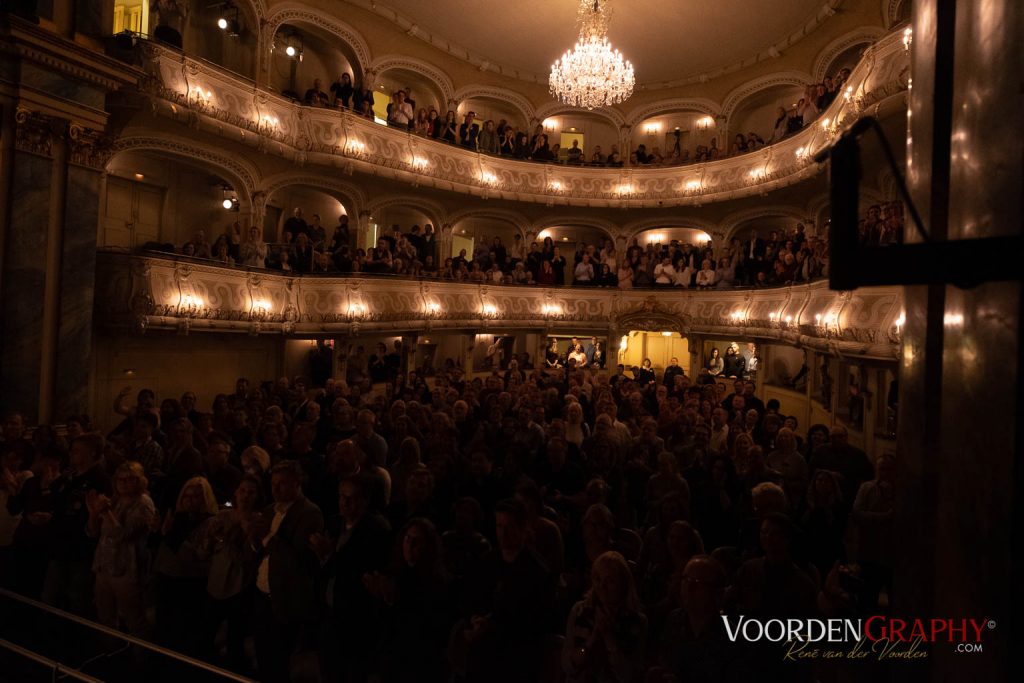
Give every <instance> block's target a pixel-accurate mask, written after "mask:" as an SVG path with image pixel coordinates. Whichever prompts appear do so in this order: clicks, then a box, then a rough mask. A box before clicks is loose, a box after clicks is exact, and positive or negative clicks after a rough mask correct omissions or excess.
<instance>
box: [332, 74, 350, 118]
mask: <svg viewBox="0 0 1024 683" xmlns="http://www.w3.org/2000/svg"><path fill="white" fill-rule="evenodd" d="M354 93H355V89H354V88H353V87H352V76H351V75H349V74H348V72H345V73H343V74H341V76H339V77H338V80H336V81H335V82H334V83H331V94H333V95H334V106H335V107H337V108H339V109H348V107H349V104H350V103H351V101H352V95H353V94H354Z"/></svg>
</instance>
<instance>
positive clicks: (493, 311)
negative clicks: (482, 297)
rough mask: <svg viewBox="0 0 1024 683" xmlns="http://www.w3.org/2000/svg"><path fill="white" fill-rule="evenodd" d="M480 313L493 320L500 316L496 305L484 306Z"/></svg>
mask: <svg viewBox="0 0 1024 683" xmlns="http://www.w3.org/2000/svg"><path fill="white" fill-rule="evenodd" d="M480 313H481V315H484V316H486V317H488V318H493V317H495V316H496V315H498V307H497V306H495V305H494V304H484V305H483V306H481V307H480Z"/></svg>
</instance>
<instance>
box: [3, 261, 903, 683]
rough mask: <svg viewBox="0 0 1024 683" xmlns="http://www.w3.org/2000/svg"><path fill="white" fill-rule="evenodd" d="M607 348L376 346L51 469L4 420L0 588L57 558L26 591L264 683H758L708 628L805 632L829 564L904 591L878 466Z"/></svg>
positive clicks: (876, 599) (74, 453) (51, 437)
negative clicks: (745, 623) (488, 364)
mask: <svg viewBox="0 0 1024 683" xmlns="http://www.w3.org/2000/svg"><path fill="white" fill-rule="evenodd" d="M488 246H489V247H491V248H493V247H494V246H495V244H494V243H493V242H492V243H490V244H489V245H488ZM546 250H547V251H548V253H552V254H553V253H554V247H553V245H548V247H547V249H546ZM593 251H594V252H595V253H600V250H598V249H596V248H595V249H594V250H593ZM539 252H540V249H539V248H538V253H539ZM586 255H588V250H587V249H584V250H582V254H581V258H580V262H583V257H584V256H586ZM620 258H622V260H624V261H625V260H628V258H629V256H627V255H625V254H623V255H622V256H621V257H620ZM539 262H540V263H545V261H539ZM600 347H601V341H600V340H595V339H590V340H589V341H587V340H586V339H585V338H584V339H575V340H573V341H572V342H569V343H562V344H557V343H556V344H555V345H553V347H552V349H551V351H550V352H549V354H548V357H547V358H546V359H545V362H544V363H542V364H541V365H543V367H540V368H534V367H533V365H532V364H531V363H530V362H529V359H528V358H527V357H525V356H523V355H519V354H516V356H518V357H510V358H507V359H504V360H499V362H498V363H497V364H496V365H495V366H494V367H493V369H492V370H491V371H490V373H489V374H488V375H487V376H486V377H480V378H475V379H467V378H466V377H465V376H464V375H463V374H462V373H461V371H460V370H458V369H456V367H457V364H456V363H455V362H451V363H446V364H445V363H438V366H439V367H438V369H437V370H436V373H435V375H434V377H433V378H432V384H431V385H428V384H427V383H425V382H424V381H423V380H422V379H421V378H420V377H419V376H418V375H417V374H416V373H414V372H409V370H411V368H410V369H403V366H402V355H403V353H402V349H401V347H398V348H396V349H393V350H392V349H389V348H388V347H387V346H384V347H383V348H381V349H379V350H378V353H377V354H376V356H377V357H376V358H375V359H374V363H375V364H379V365H380V368H379V369H378V370H377V371H373V370H372V369H371V364H370V363H368V362H365V360H364V362H362V363H360V361H359V351H358V350H356V351H353V352H351V353H350V360H351V364H352V365H350V370H353V374H352V381H351V382H346V381H343V380H342V379H330V378H321V379H320V380H318V381H317V382H316V384H319V385H322V386H313V387H309V386H308V382H307V381H306V380H305V379H303V378H294V379H288V378H282V379H279V380H277V381H272V382H267V383H264V384H259V385H250V383H249V382H247V381H245V380H239V382H238V383H237V385H236V387H235V388H234V390H233V391H231V392H229V393H224V394H219V395H212V396H211V398H212V400H210V399H207V400H209V401H210V402H209V404H204V402H203V400H202V397H196V396H195V394H194V392H186V395H187V397H183V400H182V402H181V403H180V404H179V403H178V402H177V401H175V400H173V399H169V398H168V399H164V398H163V397H159V398H161V400H160V402H158V401H157V398H158V397H157V396H156V395H155V394H154V393H153V392H151V391H145V390H144V391H141V392H138V395H137V400H136V402H135V403H133V404H131V405H129V404H128V401H127V396H128V395H127V394H124V395H123V396H121V397H120V398H119V401H118V406H119V408H120V409H121V412H122V414H123V415H124V417H125V424H122V425H118V426H117V428H115V429H114V430H113V431H112V432H111V434H110V438H109V440H104V438H103V437H102V436H100V435H98V434H95V433H91V432H84V431H83V430H89V429H91V428H90V427H88V420H87V419H84V418H75V419H74V420H69V424H70V427H71V429H70V430H69V433H70V434H72V435H73V438H72V439H71V445H70V449H69V450H68V451H66V452H65V451H64V450H62V446H61V439H62V436H61V435H60V432H59V431H55V430H51V429H48V428H46V427H45V426H43V427H42V428H37V430H31V431H33V433H32V436H31V437H29V436H28V432H29V431H30V430H28V429H26V428H25V425H24V423H23V421H20V418H14V417H12V418H10V419H8V420H7V422H6V423H5V425H6V427H7V428H6V429H5V430H4V431H3V440H2V441H0V451H2V453H4V454H6V455H5V457H4V460H3V464H4V466H5V469H4V473H3V479H2V483H3V491H4V493H5V494H6V495H7V499H6V501H5V503H6V504H5V509H6V510H7V514H8V515H9V517H8V519H9V520H11V523H13V524H16V527H15V529H16V532H15V535H14V538H15V542H14V543H13V544H12V545H11V546H10V547H9V548H8V550H6V551H4V553H3V554H2V555H0V562H2V563H3V564H2V565H0V568H2V569H3V572H2V574H0V576H3V577H4V581H5V585H12V584H11V583H10V582H9V581H8V578H7V577H10V576H20V577H25V576H26V575H27V574H30V573H32V572H33V571H35V572H37V573H38V572H39V570H38V569H35V570H33V569H32V568H39V567H44V566H46V565H49V566H48V567H47V571H46V572H45V577H40V578H39V579H37V580H36V581H34V582H33V581H21V582H19V583H18V584H16V585H17V586H19V587H20V589H22V590H24V591H25V592H26V593H28V594H30V595H31V596H33V597H39V596H40V595H42V596H45V597H46V598H47V600H48V601H50V602H52V603H53V604H56V605H60V606H62V607H65V608H67V609H70V610H71V611H73V612H74V613H76V614H81V615H84V616H87V617H90V618H99V619H100V620H101V621H102V622H103V623H105V624H108V625H110V626H112V627H115V628H122V629H125V630H127V631H128V632H131V633H135V634H140V635H144V636H146V635H149V634H151V633H152V634H155V637H156V638H157V641H158V642H160V643H162V644H165V645H167V646H170V647H172V648H173V649H175V650H178V651H181V652H185V653H188V654H190V655H192V656H196V657H198V658H200V659H204V660H208V661H211V662H213V663H216V664H218V665H220V666H226V667H229V668H230V669H232V670H234V671H236V672H238V673H241V674H246V675H252V676H255V677H257V678H258V679H259V680H265V681H284V680H289V676H290V675H293V676H305V675H313V676H315V675H316V671H313V670H315V669H319V672H320V674H321V675H322V678H323V680H345V681H350V680H366V679H367V678H369V679H371V680H381V681H385V682H390V681H409V680H423V681H438V682H440V681H449V680H451V679H452V678H453V677H456V678H459V679H461V680H466V681H471V680H487V681H516V682H517V683H518V682H520V681H536V680H549V677H551V676H553V675H555V674H559V671H560V675H564V676H565V677H566V680H629V681H637V680H640V681H642V680H659V681H660V680H669V679H668V678H666V677H667V676H670V675H671V676H675V677H676V678H677V679H678V680H702V678H701V677H702V676H704V677H707V676H710V677H711V680H732V681H739V680H748V679H750V676H752V675H753V674H752V673H751V670H749V669H748V668H746V667H748V666H749V665H750V664H751V663H752V662H762V661H764V662H768V661H769V660H771V657H775V656H776V655H778V653H776V652H774V651H773V652H764V653H758V652H757V651H756V648H755V650H754V651H751V652H748V651H746V650H745V649H744V648H740V649H739V650H732V649H730V648H729V647H728V645H727V643H728V641H727V640H725V639H724V634H723V632H722V627H721V620H720V618H719V616H720V613H721V611H722V610H725V612H726V613H728V614H732V615H734V614H740V613H742V614H746V615H749V616H751V617H754V616H761V617H778V618H789V617H793V616H815V615H818V614H819V612H818V610H819V606H818V603H817V601H816V597H817V595H818V594H819V592H820V593H821V594H822V595H824V596H826V598H827V599H825V600H824V601H823V602H822V603H821V605H822V606H821V608H820V609H823V610H826V611H828V610H830V609H832V607H830V605H831V604H832V602H830V601H831V600H832V599H831V598H828V596H832V595H833V594H834V593H835V592H836V591H837V590H838V589H837V588H836V586H838V585H839V584H840V582H841V580H840V579H839V578H837V576H838V575H837V572H839V574H841V575H842V576H855V578H856V579H857V580H856V581H853V582H848V584H849V585H847V587H849V586H854V587H855V588H856V587H858V586H861V588H856V590H857V595H856V599H857V600H858V601H859V602H858V604H863V605H870V606H874V605H878V604H880V595H881V594H882V593H883V592H885V591H888V592H889V593H890V594H891V586H890V583H891V578H890V577H891V567H892V565H893V559H892V553H893V547H892V539H891V535H890V533H891V520H892V509H893V498H894V485H893V478H894V477H893V467H892V463H893V460H892V458H891V457H883V458H881V459H880V460H879V461H878V463H877V474H875V476H874V477H872V472H871V469H870V468H871V462H870V460H869V459H868V458H867V456H866V455H864V453H863V452H862V451H860V450H858V449H856V448H855V447H853V446H851V445H850V444H849V440H850V437H849V435H848V434H846V432H845V430H844V429H842V427H841V425H836V426H835V427H833V428H832V429H831V433H830V432H829V428H827V427H824V426H822V425H814V426H812V427H811V429H810V430H808V431H809V433H808V434H806V435H803V436H805V440H804V443H806V444H807V449H808V453H809V455H810V460H809V461H807V460H805V458H804V454H803V451H802V449H801V445H800V441H799V440H798V439H797V436H798V434H797V429H798V423H797V422H796V421H795V420H794V419H792V418H791V417H789V416H785V415H782V414H780V413H779V406H778V405H777V404H775V405H768V406H764V405H763V404H762V403H761V402H760V400H759V399H757V397H756V396H755V395H754V391H753V389H754V388H755V387H754V386H753V384H752V383H750V382H747V381H745V380H743V379H739V378H738V379H737V381H736V383H735V384H736V386H734V387H733V391H732V393H731V395H727V393H728V390H727V389H725V386H724V384H725V381H724V380H720V381H722V383H723V387H722V388H721V389H720V388H719V386H718V385H716V384H715V379H714V377H713V376H712V375H710V374H707V375H704V376H705V377H706V378H708V379H706V380H705V381H706V382H707V381H709V382H710V383H707V384H698V383H695V382H694V380H693V378H691V377H690V376H688V374H687V373H686V372H684V371H683V368H682V367H680V366H679V364H678V363H671V364H670V365H669V366H668V367H666V368H664V369H661V368H658V367H656V366H655V365H654V364H653V363H646V362H645V363H644V365H643V367H641V368H633V369H626V368H621V369H617V370H616V371H615V372H614V373H613V374H610V375H609V374H606V373H605V372H604V371H603V370H601V369H600V364H599V362H598V349H599V348H600ZM570 354H572V360H570V359H569V356H570ZM363 357H364V359H365V358H366V356H365V352H363ZM396 359H397V360H398V362H397V363H396V362H395V360H396ZM718 360H722V359H720V358H719V359H718ZM724 365H725V364H724V362H723V363H722V371H723V372H724V369H725V368H724ZM371 375H373V377H372V379H374V380H377V381H371ZM157 405H159V406H160V410H157V411H156V412H154V410H155V407H156V406H157ZM207 409H211V410H210V412H206V410H207ZM158 414H159V415H160V416H161V417H159V418H158V417H157V415H158ZM191 414H194V419H195V422H196V423H197V424H198V425H199V426H198V427H197V426H195V425H194V424H193V422H192V420H191V419H190V418H189V417H188V416H189V415H191ZM154 423H158V426H157V428H156V429H155V430H153V429H152V427H153V425H154ZM83 425H86V426H84V427H83ZM215 426H216V427H217V429H214V427H215ZM220 430H226V431H227V432H229V433H230V434H226V433H222V432H221V431H220ZM36 431H38V434H36V433H35V432H36ZM823 432H824V434H823ZM822 435H824V437H825V438H822ZM150 441H152V442H154V443H157V444H158V445H159V444H160V443H161V442H162V444H163V446H161V449H162V450H161V452H160V457H157V456H155V455H154V454H153V453H150V454H149V455H146V451H147V449H148V448H149V447H148V446H147V445H146V444H148V443H150ZM140 446H141V448H140ZM766 451H767V452H768V456H767V458H766V456H765V452H766ZM154 453H155V451H154ZM143 461H149V463H150V470H151V471H152V473H153V479H152V480H151V481H147V478H146V476H145V472H146V470H145V465H144V462H143ZM865 467H866V468H867V469H866V470H865V469H864V468H865ZM65 468H66V470H67V471H66V473H64V474H61V473H60V470H61V469H65ZM30 469H31V470H32V471H33V472H34V473H35V476H32V477H28V475H26V474H24V473H25V472H27V471H29V470H30ZM111 471H113V472H114V473H115V486H116V494H115V495H113V496H111V491H110V485H109V480H108V479H107V478H106V477H107V473H108V472H111ZM19 473H22V474H19ZM847 491H850V493H847ZM262 500H272V501H273V503H272V504H271V505H270V506H269V507H263V506H262V504H261V501H262ZM851 501H852V503H851ZM229 502H230V503H231V506H230V507H229V506H228V503H229ZM851 507H852V510H851ZM83 508H84V509H83ZM324 512H327V514H328V516H329V517H330V519H329V520H328V522H327V524H326V526H325V524H324V514H323V513H324ZM847 519H849V520H850V523H851V524H852V526H853V531H855V532H856V533H855V534H854V536H853V537H851V536H849V535H848V534H847V533H846V521H847ZM21 538H24V542H23V543H22V542H19V541H18V539H21ZM853 538H855V539H856V541H857V542H856V543H855V544H850V543H849V541H850V540H852V539H853ZM40 548H46V549H52V550H48V551H47V552H48V554H46V555H44V554H42V553H41V552H40V551H39V549H40ZM704 553H709V554H710V555H713V557H714V559H712V557H711V556H709V555H705V554H704ZM847 558H851V559H855V560H856V561H857V562H858V565H859V566H853V565H847V564H845V563H846V561H847ZM44 578H45V580H43V579H44ZM844 585H846V584H844ZM150 589H151V592H150ZM93 593H95V598H96V599H95V601H93V599H92V594H93ZM222 627H226V628H222ZM563 636H564V637H563ZM250 641H251V642H250ZM398 653H401V656H397V655H398ZM771 661H772V662H773V661H774V660H771ZM765 666H767V669H765V671H766V674H765V675H768V674H774V673H778V672H777V671H775V670H774V669H773V668H772V667H774V664H773V663H769V664H766V665H765ZM754 670H755V671H757V670H758V669H757V668H756V667H755V669H754ZM311 672H312V673H311ZM703 680H707V678H704V679H703Z"/></svg>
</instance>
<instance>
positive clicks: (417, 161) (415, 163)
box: [360, 143, 430, 171]
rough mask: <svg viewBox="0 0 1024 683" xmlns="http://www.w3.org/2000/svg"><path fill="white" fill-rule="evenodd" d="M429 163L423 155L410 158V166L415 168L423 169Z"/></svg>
mask: <svg viewBox="0 0 1024 683" xmlns="http://www.w3.org/2000/svg"><path fill="white" fill-rule="evenodd" d="M360 144H362V143H360ZM429 165H430V162H429V161H427V160H426V159H424V158H423V157H413V158H412V167H413V168H415V169H416V170H419V171H422V170H423V169H425V168H426V167H427V166H429Z"/></svg>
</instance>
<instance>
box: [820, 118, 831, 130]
mask: <svg viewBox="0 0 1024 683" xmlns="http://www.w3.org/2000/svg"><path fill="white" fill-rule="evenodd" d="M828 124H829V119H828V118H824V119H822V120H821V129H822V130H828Z"/></svg>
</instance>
